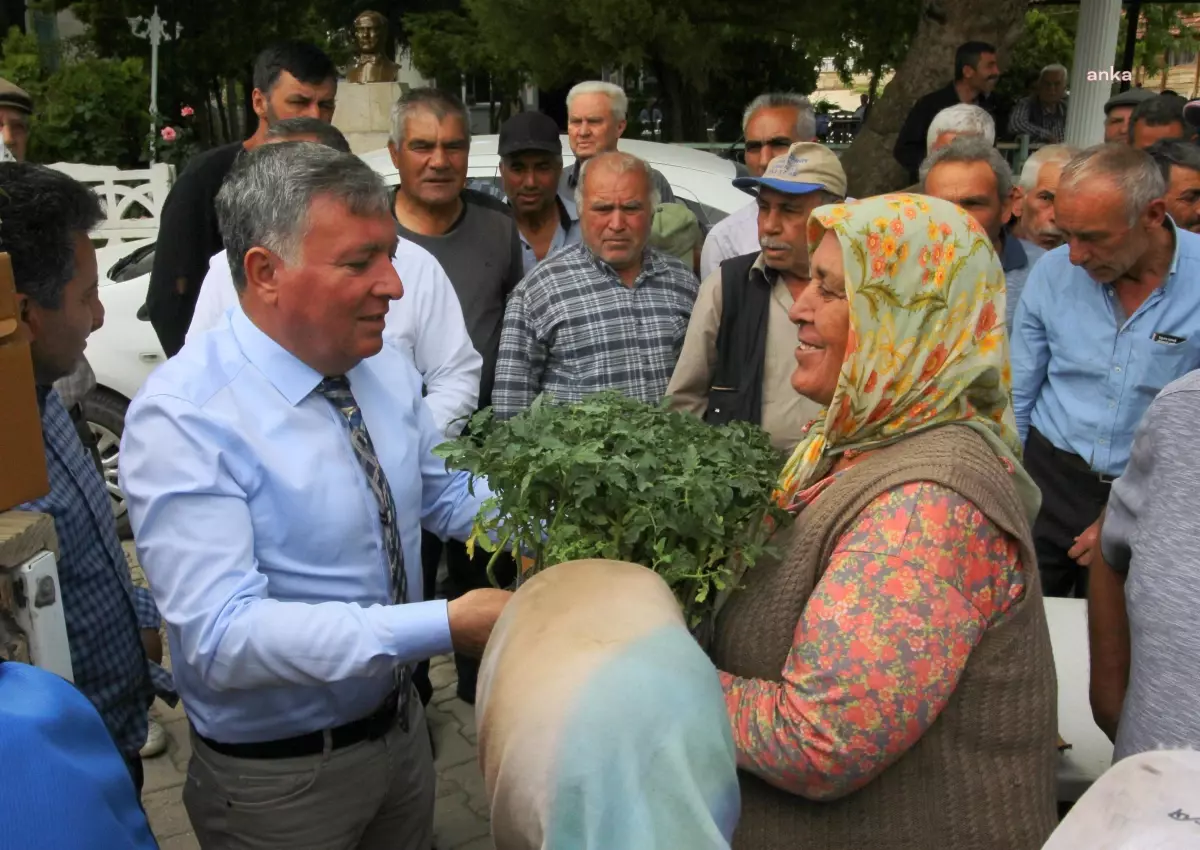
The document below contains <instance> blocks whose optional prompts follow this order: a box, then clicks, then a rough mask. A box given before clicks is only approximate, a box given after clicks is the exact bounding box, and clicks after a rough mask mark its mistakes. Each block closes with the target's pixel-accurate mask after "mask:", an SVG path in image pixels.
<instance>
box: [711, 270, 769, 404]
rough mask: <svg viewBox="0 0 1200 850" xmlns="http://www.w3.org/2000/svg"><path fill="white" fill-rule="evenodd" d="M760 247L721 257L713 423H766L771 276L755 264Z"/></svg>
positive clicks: (712, 402) (712, 395)
mask: <svg viewBox="0 0 1200 850" xmlns="http://www.w3.org/2000/svg"><path fill="white" fill-rule="evenodd" d="M757 259H758V252H757V251H756V252H755V253H753V254H746V255H744V256H741V257H734V258H732V259H729V260H726V261H725V262H723V263H721V325H720V328H719V329H718V330H717V368H716V370H715V371H714V372H713V380H712V386H711V387H709V390H708V409H707V410H706V411H705V412H704V421H705V422H707V423H709V424H710V425H725V424H727V423H729V422H752V423H754V424H755V425H762V406H763V389H762V384H763V362H764V361H765V360H766V356H767V314H768V311H769V310H770V309H771V282H770V281H768V280H767V276H766V275H764V274H763V273H762V272H761V271H759V270H757V269H755V268H754V267H753V266H754V261H755V260H757Z"/></svg>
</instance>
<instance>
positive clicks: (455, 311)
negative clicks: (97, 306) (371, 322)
mask: <svg viewBox="0 0 1200 850" xmlns="http://www.w3.org/2000/svg"><path fill="white" fill-rule="evenodd" d="M392 266H393V267H394V268H395V269H396V273H397V274H399V275H400V280H401V282H402V283H403V284H404V296H403V297H402V298H401V299H400V300H399V301H397V302H395V303H393V304H392V305H391V308H390V309H389V310H388V315H387V326H386V327H385V328H384V331H383V339H384V341H385V342H387V343H389V344H390V345H392V346H394V347H396V348H398V349H400V350H401V351H403V352H404V353H405V354H407V355H408V356H409V358H411V359H412V361H413V363H414V364H415V365H416V367H417V371H418V372H420V373H421V377H422V379H423V380H424V382H425V387H426V396H425V404H426V405H427V406H428V407H429V412H430V413H431V414H433V421H434V422H436V423H437V425H438V427H439V428H440V429H441V430H442V433H444V434H445V435H446V436H447V437H454V436H457V435H458V434H459V433H460V432H461V431H462V429H463V426H464V425H465V424H466V421H465V417H468V416H470V415H471V414H472V413H474V412H475V409H476V405H477V403H478V402H479V378H480V374H481V372H482V371H483V358H482V357H480V356H479V352H477V351H476V350H475V347H474V346H473V345H471V338H470V337H469V336H468V335H467V325H466V322H465V321H464V320H463V311H462V305H461V304H459V301H458V295H457V294H456V293H455V291H454V287H453V286H452V285H451V283H450V278H448V277H446V273H445V272H444V271H443V270H442V267H441V265H440V264H439V263H438V261H437V260H436V259H434V257H433V255H432V254H430V253H429V252H428V251H426V250H425V249H424V248H422V247H420V246H419V245H414V244H413V243H412V242H409V241H408V240H407V239H401V240H400V244H399V246H398V247H397V249H396V258H395V259H394V260H393V261H392ZM237 303H238V296H237V290H235V289H234V287H233V275H232V274H231V273H230V271H229V261H228V259H227V258H226V254H225V252H224V251H222V252H221V253H219V254H216V255H215V256H213V258H212V259H211V260H209V263H208V273H207V274H206V275H205V276H204V282H203V283H202V284H201V285H200V293H199V295H198V296H197V298H196V310H195V312H194V313H193V314H192V323H191V325H190V326H189V327H188V332H187V337H186V342H189V343H190V342H191V341H192V340H193V339H195V338H197V337H199V336H202V335H203V334H205V333H207V332H208V331H210V330H212V329H213V328H215V327H218V326H221V325H224V324H225V323H226V322H228V321H229V311H230V308H232V307H233V306H234V305H236V304H237Z"/></svg>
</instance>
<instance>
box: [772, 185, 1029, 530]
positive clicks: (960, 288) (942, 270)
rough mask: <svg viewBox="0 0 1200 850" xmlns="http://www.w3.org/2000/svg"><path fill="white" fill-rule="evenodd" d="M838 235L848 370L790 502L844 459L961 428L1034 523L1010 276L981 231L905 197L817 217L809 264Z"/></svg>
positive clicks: (784, 495)
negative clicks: (1008, 301)
mask: <svg viewBox="0 0 1200 850" xmlns="http://www.w3.org/2000/svg"><path fill="white" fill-rule="evenodd" d="M830 230H832V231H833V232H834V233H835V234H836V235H837V238H838V241H839V242H840V243H841V246H842V257H843V259H844V263H845V270H846V271H845V277H846V298H847V300H848V302H849V307H850V332H849V338H848V340H847V344H846V359H845V361H844V362H843V363H842V371H841V374H840V376H839V377H838V383H837V389H835V390H834V394H833V400H832V401H831V402H830V404H829V407H828V408H826V410H825V411H823V413H822V416H823V418H818V419H817V421H816V422H815V423H814V424H813V425H812V426H811V428H810V429H809V431H808V433H807V435H806V436H805V438H804V439H803V440H802V441H801V442H800V444H799V445H798V446H797V447H796V450H795V452H794V453H793V454H792V457H791V459H790V460H789V461H788V462H787V465H786V466H785V467H784V470H783V474H782V476H781V478H780V484H779V487H780V491H781V492H780V497H781V499H782V500H783V501H784V503H785V504H787V503H790V502H791V501H792V500H793V499H794V497H795V495H796V494H797V493H799V492H801V491H802V490H804V489H805V488H807V487H810V486H812V485H813V484H815V483H816V482H817V481H818V480H819V479H820V477H821V476H823V475H825V474H827V472H828V469H829V467H830V466H831V465H832V463H833V459H834V457H835V456H836V455H839V454H842V453H845V452H847V451H865V450H868V449H875V448H881V447H883V446H886V445H888V444H890V443H892V442H895V441H896V440H898V439H900V438H902V437H907V436H911V435H912V434H914V433H916V432H918V431H922V430H925V429H928V428H932V427H934V426H938V425H944V424H946V423H950V422H957V423H961V424H964V425H967V426H969V427H971V428H973V429H974V430H976V431H977V432H979V433H980V434H981V435H982V436H983V437H984V438H985V439H986V440H987V442H988V444H989V445H990V446H991V447H992V449H993V450H994V451H995V452H996V454H997V456H999V457H1000V459H1001V461H1002V462H1003V463H1004V464H1005V466H1006V467H1008V468H1010V469H1011V470H1012V472H1013V474H1014V475H1015V477H1016V484H1017V490H1018V493H1019V494H1020V496H1021V500H1022V502H1023V503H1024V505H1025V508H1026V511H1027V512H1028V514H1029V517H1030V522H1032V521H1033V517H1034V516H1036V514H1037V510H1038V507H1039V505H1040V502H1041V495H1040V493H1039V492H1038V489H1037V487H1036V486H1035V485H1034V483H1033V481H1032V480H1031V479H1030V478H1029V476H1028V474H1027V473H1026V472H1025V469H1024V467H1023V466H1022V465H1021V462H1020V457H1021V443H1020V439H1019V438H1018V436H1017V427H1016V421H1015V419H1014V418H1013V410H1012V401H1011V392H1010V387H1011V382H1012V373H1011V368H1010V366H1009V357H1008V335H1007V333H1006V331H1005V328H1004V306H1005V284H1004V272H1003V271H1002V270H1001V267H1000V260H999V259H998V258H997V257H996V253H995V251H994V250H993V248H992V244H991V241H990V240H989V239H988V237H987V234H986V233H985V232H984V231H983V228H981V227H980V226H979V224H978V223H977V222H976V221H975V219H973V218H971V217H970V216H969V215H967V214H966V213H965V212H963V211H962V210H961V209H959V208H958V207H956V206H955V205H953V204H951V203H948V202H946V201H942V200H938V199H936V198H930V197H926V196H924V195H904V194H897V195H881V196H878V197H874V198H867V199H865V200H861V201H855V202H852V203H847V204H831V205H827V206H823V207H818V208H817V209H816V210H814V211H813V214H812V217H811V218H809V221H808V243H809V250H810V252H811V251H815V250H816V247H817V245H818V244H819V243H820V241H821V239H822V237H823V236H824V235H825V233H826V231H830Z"/></svg>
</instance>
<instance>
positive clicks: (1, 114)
mask: <svg viewBox="0 0 1200 850" xmlns="http://www.w3.org/2000/svg"><path fill="white" fill-rule="evenodd" d="M32 113H33V98H31V97H30V96H29V94H28V93H27V92H26V91H25V90H24V89H22V88H21V87H20V86H16V85H13V84H12V83H10V82H9V81H8V80H5V79H0V136H2V137H3V139H4V147H5V148H7V149H8V152H9V153H11V154H12V155H13V159H15V160H16V161H17V162H24V161H25V154H26V152H27V151H28V149H29V116H30V115H31V114H32Z"/></svg>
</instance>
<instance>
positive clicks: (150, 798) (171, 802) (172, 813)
mask: <svg viewBox="0 0 1200 850" xmlns="http://www.w3.org/2000/svg"><path fill="white" fill-rule="evenodd" d="M142 808H144V809H145V810H146V819H147V820H149V821H150V829H151V830H152V831H153V832H154V835H155V837H157V838H158V839H159V840H160V841H161V840H162V839H164V838H172V837H174V836H176V835H183V834H185V833H190V832H191V831H192V823H191V821H189V820H188V816H187V811H186V810H185V809H184V807H183V796H182V791H181V790H180V789H179V788H167V789H164V790H162V791H155V792H154V793H153V794H143V795H142Z"/></svg>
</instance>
